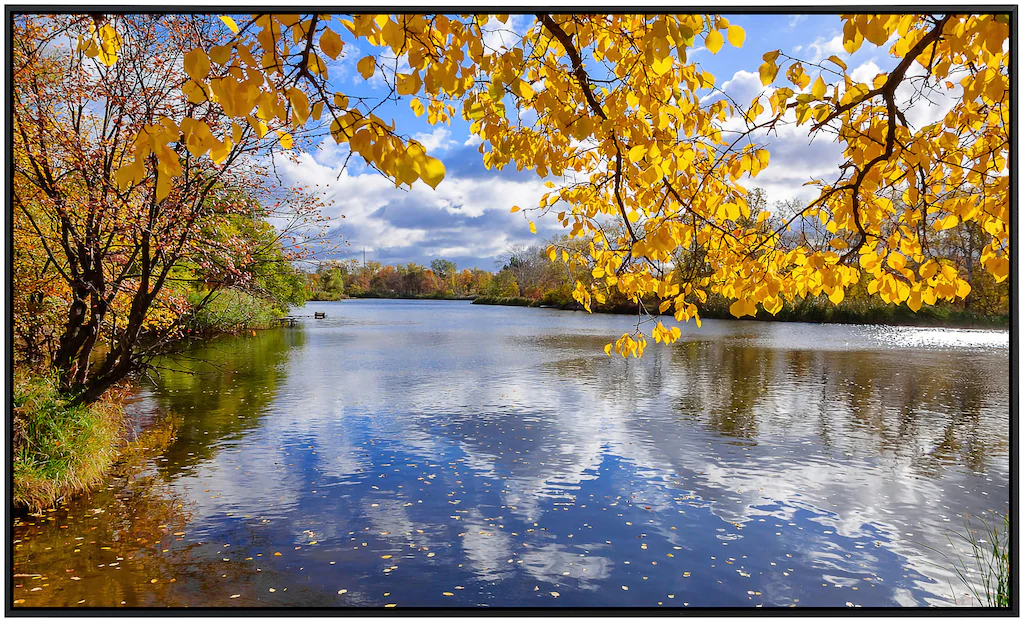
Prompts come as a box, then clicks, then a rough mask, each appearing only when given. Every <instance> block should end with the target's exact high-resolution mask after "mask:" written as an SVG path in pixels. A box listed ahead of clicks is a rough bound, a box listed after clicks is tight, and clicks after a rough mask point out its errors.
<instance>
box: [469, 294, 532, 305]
mask: <svg viewBox="0 0 1024 622" xmlns="http://www.w3.org/2000/svg"><path fill="white" fill-rule="evenodd" d="M473 304H475V305H501V306H505V307H539V306H540V301H539V300H533V299H532V298H524V297H523V296H478V297H477V298H475V299H473Z"/></svg>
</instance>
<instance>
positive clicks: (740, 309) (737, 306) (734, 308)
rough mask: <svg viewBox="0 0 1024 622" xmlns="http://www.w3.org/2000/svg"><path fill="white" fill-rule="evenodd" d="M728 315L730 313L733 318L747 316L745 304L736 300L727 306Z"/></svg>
mask: <svg viewBox="0 0 1024 622" xmlns="http://www.w3.org/2000/svg"><path fill="white" fill-rule="evenodd" d="M729 313H731V314H732V316H733V317H743V316H744V315H746V314H747V305H746V303H745V302H744V301H742V300H737V301H736V302H734V303H732V304H731V305H729Z"/></svg>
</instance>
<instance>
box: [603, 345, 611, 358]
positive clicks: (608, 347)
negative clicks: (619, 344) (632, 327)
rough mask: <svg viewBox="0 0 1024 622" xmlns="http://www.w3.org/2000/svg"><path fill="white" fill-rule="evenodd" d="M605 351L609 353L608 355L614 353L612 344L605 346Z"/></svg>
mask: <svg viewBox="0 0 1024 622" xmlns="http://www.w3.org/2000/svg"><path fill="white" fill-rule="evenodd" d="M604 353H605V354H607V355H608V356H611V355H612V344H610V343H609V344H608V345H606V346H605V347H604Z"/></svg>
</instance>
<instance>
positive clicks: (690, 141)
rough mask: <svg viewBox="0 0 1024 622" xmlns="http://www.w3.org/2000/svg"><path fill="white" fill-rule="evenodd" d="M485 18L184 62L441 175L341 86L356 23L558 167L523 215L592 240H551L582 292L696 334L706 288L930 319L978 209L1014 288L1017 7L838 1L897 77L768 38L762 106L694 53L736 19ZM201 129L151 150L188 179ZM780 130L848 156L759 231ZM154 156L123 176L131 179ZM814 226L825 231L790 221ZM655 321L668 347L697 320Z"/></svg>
mask: <svg viewBox="0 0 1024 622" xmlns="http://www.w3.org/2000/svg"><path fill="white" fill-rule="evenodd" d="M491 17H496V18H497V19H498V20H499V21H500V22H507V20H508V16H507V15H498V16H488V15H462V16H449V15H413V14H406V15H367V14H360V15H353V16H332V15H320V14H314V15H298V14H292V15H266V14H261V15H254V16H247V17H245V18H244V19H240V20H238V21H236V20H235V19H234V18H233V17H225V18H224V20H223V21H224V24H225V28H227V29H229V30H230V31H231V33H233V37H232V39H231V40H230V41H229V42H228V43H226V44H224V45H222V46H218V47H217V48H216V49H211V50H210V53H209V54H207V53H206V52H205V51H203V50H198V51H196V52H191V53H190V54H189V55H188V56H187V57H186V59H185V69H186V71H187V72H188V74H189V76H190V77H191V78H192V80H191V81H189V82H188V83H187V84H186V85H185V87H184V88H185V89H186V92H187V93H188V94H189V96H190V97H194V98H195V100H196V101H203V102H210V103H211V105H219V106H220V107H221V109H222V110H223V113H224V114H225V115H227V116H228V117H230V118H234V119H236V120H237V121H238V122H240V123H244V122H246V120H248V122H249V123H251V124H255V125H256V126H257V127H258V123H259V122H261V121H260V120H261V119H262V120H264V121H269V120H271V119H274V120H276V122H277V123H279V124H287V125H289V126H291V127H292V128H300V127H304V126H306V125H307V124H309V123H314V124H315V123H323V125H324V127H326V128H327V131H329V132H330V134H331V136H333V138H334V140H336V141H337V142H338V143H342V144H345V145H346V146H347V147H348V150H349V153H350V154H353V155H355V156H358V157H361V158H362V159H363V160H365V161H366V162H367V163H368V164H369V165H370V166H372V167H373V168H375V169H376V170H378V171H379V172H381V173H382V174H384V175H387V176H388V177H390V178H391V179H393V180H394V181H395V184H396V185H398V186H401V185H405V186H411V185H412V184H413V183H414V182H416V181H417V180H422V181H424V182H425V183H427V184H428V185H430V186H435V187H436V185H437V184H438V183H440V182H441V179H442V178H443V175H444V167H443V165H442V164H441V163H440V161H438V160H436V159H435V158H433V157H431V156H429V155H428V154H426V152H425V150H424V148H423V146H422V145H421V144H420V143H419V142H417V141H416V140H413V139H411V138H408V137H406V136H404V135H402V134H401V133H400V130H399V129H398V128H396V127H394V126H393V124H391V123H388V122H386V121H384V120H383V119H381V118H379V117H378V116H376V114H375V110H376V105H377V104H376V103H375V102H373V101H368V100H366V99H364V98H359V97H349V95H348V94H346V93H344V92H338V91H336V90H335V89H333V88H332V87H331V83H330V82H329V76H328V73H329V70H328V66H327V63H326V60H325V59H335V58H337V57H338V56H339V54H341V53H342V51H343V48H344V47H345V44H344V42H343V40H342V37H341V36H340V35H339V33H341V32H343V31H347V36H348V37H349V38H351V39H354V40H357V41H359V42H360V43H361V44H362V43H365V44H367V47H368V48H369V50H368V51H369V52H370V53H368V54H367V55H365V56H364V57H363V58H362V59H361V60H359V61H358V63H357V69H358V71H359V73H360V74H361V75H362V76H363V78H366V79H369V78H370V77H371V76H373V75H375V74H379V75H381V76H382V77H383V79H384V81H385V83H386V84H388V85H389V88H390V95H389V96H388V97H392V98H397V97H407V98H408V102H409V105H410V107H411V108H412V110H413V111H414V112H415V113H416V114H417V115H424V114H425V115H426V118H427V120H428V121H429V122H430V123H445V122H447V121H449V120H450V119H451V118H452V117H453V116H454V115H456V114H459V115H461V116H462V117H463V118H464V119H466V120H468V121H469V122H470V124H471V125H470V130H471V132H472V133H473V134H475V135H476V136H478V137H480V139H482V144H481V145H480V152H481V154H482V157H483V163H484V164H485V166H487V167H489V168H497V169H502V168H504V167H506V166H515V167H516V168H517V169H520V170H522V169H527V170H532V171H535V172H536V174H537V175H539V176H540V177H541V178H544V179H546V180H547V183H548V187H549V188H550V192H548V193H547V194H546V195H545V196H543V197H542V199H541V200H540V203H539V205H537V206H523V207H525V210H524V211H526V210H532V211H534V212H539V213H553V214H556V218H557V219H558V221H559V222H560V223H561V224H562V225H563V226H564V227H565V228H566V229H568V230H569V235H570V236H572V237H574V238H580V237H583V236H587V237H589V238H590V240H591V241H590V242H589V243H588V246H587V248H586V250H585V251H580V250H578V249H570V248H568V247H565V246H559V245H552V246H551V248H549V249H548V254H549V257H550V258H551V259H552V260H556V261H563V262H567V263H575V264H576V265H579V266H581V267H583V266H585V267H587V268H589V269H590V270H591V274H592V277H593V279H594V280H593V282H592V283H591V284H590V285H585V284H584V283H583V282H582V281H579V282H577V283H576V286H575V290H574V296H575V297H576V299H577V300H579V301H580V302H581V303H582V304H583V305H585V306H586V307H587V308H588V309H589V308H590V304H591V301H592V300H597V301H599V302H600V301H602V300H604V299H606V298H607V296H608V295H609V294H610V293H611V292H612V291H615V292H618V293H619V294H621V295H624V296H626V297H627V298H629V299H630V300H633V301H635V302H637V303H638V304H639V303H640V301H641V300H642V299H643V298H644V297H645V296H654V297H656V298H658V299H659V300H660V301H661V302H660V304H659V306H658V309H657V311H658V312H666V311H669V310H671V311H672V312H673V313H674V315H675V319H676V320H677V321H686V320H689V319H690V318H694V319H696V321H697V323H698V324H699V322H700V319H699V317H698V314H697V307H696V304H695V303H696V302H699V301H703V300H705V299H706V297H707V296H708V294H709V293H714V294H719V295H721V296H724V297H725V298H727V299H730V300H732V301H733V302H732V305H731V307H730V310H731V312H732V313H733V314H734V315H736V316H738V317H739V316H744V315H753V314H754V313H756V311H757V307H758V306H759V305H760V306H761V307H762V308H763V309H765V310H766V311H768V312H770V313H776V312H777V311H778V310H779V309H781V308H782V305H783V303H784V301H787V300H788V301H793V300H796V299H800V298H803V297H807V296H818V295H822V294H824V295H826V296H827V297H828V298H829V299H830V300H831V301H832V302H833V303H839V302H840V301H842V300H843V298H844V296H845V292H846V290H847V288H848V287H850V286H851V285H853V284H854V283H856V282H858V281H859V280H860V278H861V274H862V273H866V274H867V278H869V279H870V281H869V282H868V285H867V289H868V291H869V292H870V293H871V295H877V296H878V297H879V298H881V299H882V300H883V301H885V302H887V303H893V304H900V303H906V304H907V305H909V306H910V308H911V309H914V310H917V309H919V308H920V307H921V306H922V305H924V304H934V303H935V302H936V301H938V300H956V299H963V298H964V297H965V296H967V295H968V294H969V292H970V286H969V284H968V283H967V281H966V280H964V278H963V274H961V270H960V269H959V268H958V266H957V265H956V264H955V262H953V261H951V260H950V258H949V257H947V256H945V255H944V254H943V252H942V250H941V248H939V247H938V246H937V245H935V244H933V241H934V237H935V232H938V231H945V230H951V229H956V228H958V227H966V226H971V223H976V224H977V225H978V226H980V227H981V229H982V230H983V231H984V232H985V236H986V237H985V239H984V243H983V245H982V251H981V265H982V266H983V267H984V269H985V270H986V271H988V272H989V273H990V274H991V275H992V276H993V278H994V279H996V280H997V281H1002V280H1004V279H1005V278H1006V277H1007V275H1008V273H1009V250H1010V246H1009V244H1010V241H1009V229H1008V226H1007V223H1008V218H1009V176H1008V166H1007V164H1008V161H1007V158H1008V153H1009V151H1008V150H1009V113H1010V102H1009V99H1008V76H1009V73H1008V67H1009V62H1008V60H1009V57H1008V36H1009V25H1008V16H1007V15H991V14H982V15H972V14H956V15H954V14H941V15H927V14H905V15H867V14H851V15H842V16H840V17H839V20H840V21H841V23H842V27H843V39H844V46H845V48H846V50H847V51H849V52H853V51H856V50H857V49H858V48H860V47H862V46H865V45H871V46H879V47H883V48H884V51H885V52H887V53H888V54H889V55H890V56H891V57H892V61H893V62H892V65H893V66H892V69H891V70H889V71H886V72H883V73H880V74H878V75H877V76H874V77H873V78H872V79H871V80H870V82H868V83H863V82H860V81H859V80H857V79H856V78H855V77H854V76H853V74H852V72H851V71H849V70H848V68H847V67H846V66H845V64H844V62H843V61H842V60H841V59H839V58H837V57H831V58H828V59H826V60H824V61H822V62H821V63H817V64H812V63H810V62H807V61H801V60H799V59H796V58H792V57H789V56H786V55H784V54H782V53H781V52H780V51H778V50H775V51H767V52H765V53H764V55H763V61H764V62H763V64H761V66H760V67H759V74H760V76H761V80H762V83H763V85H764V86H765V90H764V91H763V92H762V93H760V94H759V95H758V96H757V97H756V98H754V99H753V100H752V101H750V102H737V101H733V100H732V98H730V97H729V96H728V94H726V93H723V92H722V91H721V89H720V88H719V87H718V85H717V82H716V78H715V76H713V75H712V74H711V73H709V72H708V71H706V70H705V69H704V68H702V67H701V65H700V63H699V62H696V61H694V60H693V59H692V58H691V57H690V56H688V52H689V51H690V50H692V49H693V48H694V47H695V46H698V45H701V46H703V47H705V48H706V49H707V50H709V51H710V52H711V53H713V54H717V53H718V52H719V51H720V50H721V49H722V47H723V46H724V45H725V43H726V42H728V43H729V44H730V45H733V46H737V47H738V46H741V45H742V44H743V43H744V40H745V33H744V31H743V29H742V28H740V27H738V26H736V25H734V24H730V23H729V21H728V20H727V19H726V18H724V17H722V16H717V15H691V14H657V15H639V14H612V15H601V14H596V15H579V14H575V15H555V14H549V13H538V14H536V15H535V16H534V20H533V22H532V24H530V25H529V26H527V27H526V28H525V30H524V31H523V32H522V33H517V36H516V37H515V40H514V41H512V42H510V43H508V44H506V45H505V46H503V47H501V48H500V49H497V50H496V49H492V48H490V47H488V46H486V45H485V37H484V25H485V24H486V23H488V21H489V20H490V18H491ZM112 42H115V43H116V39H115V38H114V37H113V36H112V35H110V34H109V33H107V34H103V31H102V29H101V31H100V33H99V35H97V37H96V38H95V44H96V45H97V46H99V47H101V48H102V46H104V45H108V46H114V43H112ZM114 47H116V46H114ZM399 59H401V60H402V61H403V63H399ZM406 63H407V66H408V67H409V69H408V70H400V69H399V67H400V65H404V64H406ZM935 91H944V92H945V93H946V95H951V96H952V98H953V100H954V101H953V102H952V104H951V106H950V108H949V110H948V112H947V113H946V114H945V115H944V117H943V118H942V119H940V120H939V121H936V122H934V123H929V124H926V125H924V126H923V127H915V126H913V125H912V124H911V123H909V122H908V120H907V114H906V113H907V111H908V110H909V109H910V108H911V107H912V106H913V105H914V104H915V103H916V102H918V101H919V100H921V99H922V98H925V97H928V96H929V94H930V93H932V92H935ZM513 113H514V114H513ZM254 114H255V115H256V117H253V116H252V115H254ZM189 119H190V117H189V116H187V115H186V116H173V115H169V116H167V117H166V118H165V119H163V120H162V121H161V123H163V124H164V126H165V127H174V128H178V129H179V130H180V132H181V133H175V132H170V133H165V134H160V136H159V138H158V139H155V140H154V141H153V142H152V143H144V144H145V145H147V149H149V145H151V151H150V150H144V151H143V153H146V154H148V153H150V152H152V153H154V154H156V156H157V158H158V159H159V160H160V162H161V164H160V166H162V167H163V168H164V169H166V170H169V171H172V172H173V170H174V165H173V158H171V157H170V155H169V154H168V151H167V150H166V148H168V145H171V144H173V143H175V141H177V140H180V138H179V137H180V136H181V135H182V134H183V135H184V136H185V137H186V141H187V140H188V136H189V135H190V133H189V132H190V130H189V127H191V125H190V121H189ZM254 119H255V120H254ZM783 125H796V126H797V127H800V128H806V129H807V131H808V133H809V134H810V135H811V136H812V137H828V139H834V140H837V141H838V142H839V143H840V144H841V145H842V146H843V149H844V162H843V163H842V164H841V165H840V167H839V168H838V169H837V171H836V175H835V176H834V178H832V179H823V180H818V181H817V182H815V185H816V186H817V187H818V196H817V198H816V199H814V200H813V201H811V202H810V203H809V204H807V205H804V206H802V207H800V208H799V209H798V210H796V213H795V214H793V215H792V216H791V217H790V218H788V219H787V220H786V221H782V222H778V223H777V224H778V226H776V227H766V226H765V223H766V222H771V219H772V215H771V214H770V212H769V211H767V210H763V211H761V212H760V213H759V214H757V215H754V214H753V213H752V211H751V206H750V203H751V197H750V196H749V193H748V191H747V189H746V187H745V186H744V185H741V182H742V183H743V184H745V183H748V181H747V180H749V179H751V178H754V177H756V175H757V174H758V173H760V172H761V171H763V170H764V169H765V168H767V167H768V166H769V161H770V153H769V150H768V149H767V148H765V147H764V145H763V144H762V141H763V140H764V139H765V138H766V137H767V133H768V132H771V131H772V130H777V129H778V128H779V127H781V126H783ZM219 136H220V137H221V138H218V139H217V140H216V141H213V142H210V143H209V145H202V146H200V148H199V149H198V152H199V153H198V154H196V155H202V154H204V153H206V151H209V153H210V154H211V157H217V156H216V155H215V154H216V153H219V152H218V151H216V149H221V150H222V149H223V147H222V145H223V144H225V143H226V142H228V141H229V138H230V137H229V136H227V135H226V134H223V133H222V134H220V135H219ZM282 138H283V136H282ZM288 142H290V137H289V139H288ZM207 147H208V149H207ZM161 154H165V155H163V156H162V155H161ZM165 159H166V161H165ZM140 161H141V160H138V159H137V160H136V163H135V164H133V165H129V166H128V167H126V168H124V169H122V170H126V171H128V172H125V173H121V174H123V175H132V176H133V179H134V175H135V172H133V171H137V170H138V167H139V166H141V165H140V164H139V162H140ZM133 166H134V167H135V168H134V169H133V168H132V167H133ZM157 181H159V179H158V180H157ZM513 211H519V207H516V208H514V210H513ZM809 218H817V219H818V220H819V221H820V223H821V225H822V226H823V227H824V229H825V231H827V233H828V234H829V235H828V236H815V237H810V236H802V237H798V238H797V237H794V236H790V235H787V233H789V230H790V226H791V225H792V224H794V223H796V222H800V221H802V220H803V219H809ZM528 226H529V228H530V229H531V230H532V231H534V232H535V231H536V228H535V224H534V223H533V222H532V221H531V222H529V225H528ZM680 249H689V250H688V252H698V253H699V255H700V257H701V259H702V263H703V265H704V266H706V267H707V268H708V269H707V271H701V272H700V273H699V274H694V275H693V276H692V277H688V278H684V275H685V274H686V273H685V272H684V271H680V270H676V269H675V267H676V266H675V265H674V258H675V257H677V256H678V251H679V250H680ZM562 251H565V252H564V253H563V252H562ZM651 312H652V314H653V310H651ZM651 321H652V322H655V326H654V327H653V328H652V329H651V330H650V333H651V335H652V336H653V337H654V338H655V340H656V341H666V342H671V341H673V340H674V339H676V338H677V337H678V336H679V334H680V333H679V329H678V328H675V327H673V328H671V329H669V328H666V327H665V326H664V325H663V324H662V323H661V322H658V321H657V320H656V319H654V318H653V317H652V318H651ZM645 345H646V338H645V333H644V331H643V330H641V325H640V324H638V329H637V331H636V332H635V333H633V334H624V335H623V336H622V337H621V338H620V339H619V340H617V341H616V342H615V343H614V344H609V346H608V348H607V350H608V351H610V350H611V348H612V347H613V346H614V347H615V349H616V351H617V352H619V353H621V354H622V355H623V356H626V355H629V354H633V355H639V354H641V353H642V352H643V349H644V347H645Z"/></svg>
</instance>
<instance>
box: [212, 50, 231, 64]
mask: <svg viewBox="0 0 1024 622" xmlns="http://www.w3.org/2000/svg"><path fill="white" fill-rule="evenodd" d="M210 60H212V61H213V62H215V63H217V64H218V65H223V64H225V63H227V62H228V61H229V60H231V46H230V45H215V46H213V47H212V48H210Z"/></svg>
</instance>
